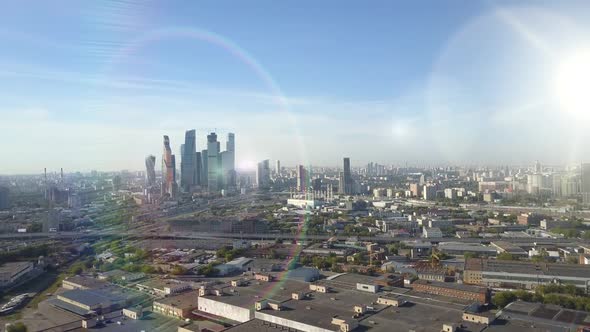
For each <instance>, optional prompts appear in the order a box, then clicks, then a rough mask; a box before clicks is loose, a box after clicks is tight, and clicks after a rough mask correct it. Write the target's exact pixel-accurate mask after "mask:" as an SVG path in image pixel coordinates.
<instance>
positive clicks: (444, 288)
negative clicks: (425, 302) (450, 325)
mask: <svg viewBox="0 0 590 332" xmlns="http://www.w3.org/2000/svg"><path fill="white" fill-rule="evenodd" d="M412 288H413V289H414V290H415V291H418V292H421V293H427V294H434V295H442V296H448V297H454V298H458V299H463V300H470V301H477V302H479V303H489V302H490V290H489V289H488V288H485V287H478V286H471V285H463V284H457V283H451V282H437V281H428V280H416V281H415V282H414V283H413V284H412Z"/></svg>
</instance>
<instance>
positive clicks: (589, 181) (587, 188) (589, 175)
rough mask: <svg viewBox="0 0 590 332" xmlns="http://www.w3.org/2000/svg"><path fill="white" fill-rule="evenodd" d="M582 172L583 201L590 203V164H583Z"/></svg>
mask: <svg viewBox="0 0 590 332" xmlns="http://www.w3.org/2000/svg"><path fill="white" fill-rule="evenodd" d="M580 174H581V178H582V181H581V182H582V186H581V187H582V188H581V192H582V201H583V202H584V204H590V164H582V167H581V171H580Z"/></svg>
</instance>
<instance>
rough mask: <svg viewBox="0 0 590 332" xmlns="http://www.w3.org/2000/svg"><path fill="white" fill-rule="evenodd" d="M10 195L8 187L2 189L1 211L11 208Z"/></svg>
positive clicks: (0, 193) (0, 189) (0, 188)
mask: <svg viewBox="0 0 590 332" xmlns="http://www.w3.org/2000/svg"><path fill="white" fill-rule="evenodd" d="M8 194H9V190H8V187H0V210H5V209H8V208H9V207H10V202H9V201H8Z"/></svg>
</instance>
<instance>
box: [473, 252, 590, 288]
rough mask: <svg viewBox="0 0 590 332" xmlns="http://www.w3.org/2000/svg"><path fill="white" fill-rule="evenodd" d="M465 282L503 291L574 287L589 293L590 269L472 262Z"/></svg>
mask: <svg viewBox="0 0 590 332" xmlns="http://www.w3.org/2000/svg"><path fill="white" fill-rule="evenodd" d="M463 282H464V283H466V284H474V285H481V286H486V287H500V288H525V289H533V288H535V287H536V286H538V285H542V284H550V283H559V284H563V285H566V284H572V285H575V286H576V287H579V288H582V289H583V290H584V291H585V292H586V293H588V291H589V290H590V266H588V265H578V264H558V263H543V262H540V263H535V262H526V261H501V260H492V259H480V258H472V259H468V260H466V261H465V269H464V273H463Z"/></svg>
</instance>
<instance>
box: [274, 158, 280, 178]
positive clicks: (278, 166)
mask: <svg viewBox="0 0 590 332" xmlns="http://www.w3.org/2000/svg"><path fill="white" fill-rule="evenodd" d="M275 173H276V175H277V177H278V176H280V175H281V161H280V160H277V163H276V164H275Z"/></svg>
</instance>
